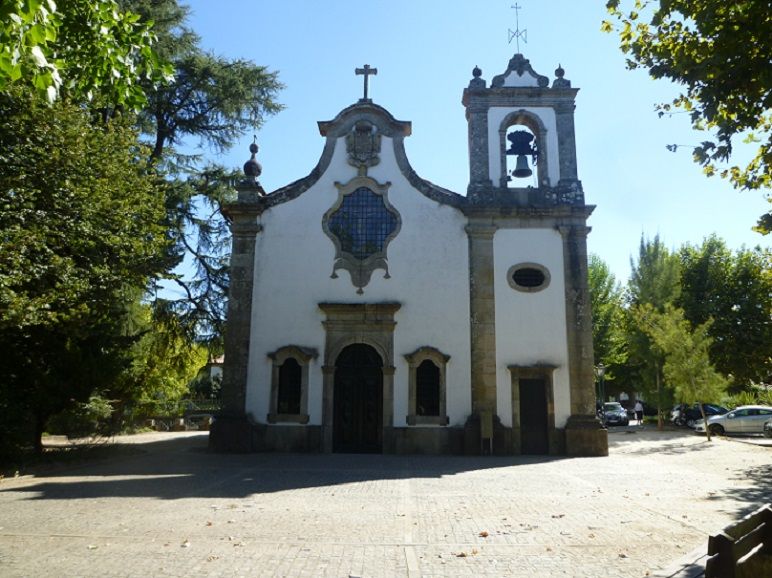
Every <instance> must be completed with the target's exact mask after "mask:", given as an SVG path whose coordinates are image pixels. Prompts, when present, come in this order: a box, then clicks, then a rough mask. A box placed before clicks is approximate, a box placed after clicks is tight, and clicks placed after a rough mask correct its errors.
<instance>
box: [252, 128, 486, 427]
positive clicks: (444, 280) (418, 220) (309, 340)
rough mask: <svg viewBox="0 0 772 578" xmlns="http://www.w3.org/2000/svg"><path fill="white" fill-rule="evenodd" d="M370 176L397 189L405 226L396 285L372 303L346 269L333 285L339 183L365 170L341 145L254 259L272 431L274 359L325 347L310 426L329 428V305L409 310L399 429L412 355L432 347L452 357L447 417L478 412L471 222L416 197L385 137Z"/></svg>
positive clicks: (400, 320) (398, 339)
mask: <svg viewBox="0 0 772 578" xmlns="http://www.w3.org/2000/svg"><path fill="white" fill-rule="evenodd" d="M368 175H369V176H370V177H372V178H374V179H375V180H377V181H378V182H380V183H384V182H391V187H390V188H389V192H388V199H389V202H390V203H391V204H392V206H393V207H394V208H395V209H396V210H397V211H398V212H399V213H400V216H401V219H402V226H401V229H400V232H399V234H398V235H397V237H396V238H395V239H394V240H393V241H392V242H391V243H390V244H389V246H388V250H387V255H388V261H389V274H390V276H391V278H390V279H384V271H383V270H382V269H378V270H376V271H374V272H373V275H372V277H371V279H370V282H369V284H368V285H367V286H366V287H364V294H363V295H357V293H356V290H357V289H356V287H355V286H354V285H353V284H352V283H351V277H350V275H349V273H348V271H346V270H342V269H339V270H338V271H337V274H338V278H337V279H331V278H330V275H331V273H332V266H333V260H334V257H335V248H334V246H333V243H332V241H331V240H330V239H329V237H327V235H325V234H324V232H323V230H322V216H323V215H324V213H325V212H327V211H328V210H329V208H330V207H331V206H332V205H333V204H334V203H335V201H336V200H337V198H338V192H337V189H336V187H335V185H334V182H335V181H338V182H340V183H346V182H348V181H349V180H350V179H352V178H353V177H355V176H356V169H355V168H354V167H352V166H350V165H349V164H348V163H347V162H346V148H345V143H344V141H343V139H339V140H338V142H337V144H336V148H335V154H334V156H333V159H332V161H331V164H330V167H329V168H328V170H327V171H326V172H325V174H324V175H322V177H321V178H320V179H319V180H318V181H317V183H316V184H315V185H314V186H313V187H312V188H310V189H309V190H308V191H306V192H305V193H303V194H302V195H300V196H299V197H298V198H296V199H294V200H292V201H289V202H287V203H283V204H281V205H278V206H276V207H273V208H271V209H269V210H268V211H266V212H265V213H264V214H263V216H262V218H261V223H262V225H263V232H262V233H260V234H259V235H258V242H257V245H256V250H255V284H254V294H253V302H252V341H251V347H250V359H249V370H248V387H247V411H248V412H251V413H252V415H253V418H254V419H255V420H257V421H258V422H265V419H266V414H267V413H268V410H269V395H270V378H271V362H270V360H269V359H268V358H267V354H268V353H270V352H272V351H275V350H276V349H278V348H279V347H282V346H285V345H299V346H304V347H313V348H316V349H317V351H318V352H319V356H318V357H317V359H316V360H314V362H313V363H312V364H311V366H310V368H309V395H308V411H309V415H310V421H309V423H310V424H316V425H318V424H321V423H322V372H321V365H322V364H323V362H324V346H325V332H324V328H323V326H322V321H323V319H324V314H323V313H322V312H321V310H319V308H318V307H317V304H318V303H321V302H338V303H377V302H383V301H397V302H399V303H401V304H402V307H401V308H400V310H399V311H398V312H397V313H396V314H395V320H396V322H397V326H396V328H395V333H394V356H395V359H394V365H395V373H394V425H395V426H397V427H400V426H405V425H406V422H405V417H406V416H407V414H408V366H407V361H406V360H405V358H404V355H405V354H408V353H412V352H413V351H415V350H416V349H417V348H418V347H421V346H424V345H429V346H432V347H435V348H437V349H439V350H440V351H442V352H443V353H445V354H447V355H450V357H451V359H450V361H449V362H448V365H447V374H446V375H447V411H448V417H449V418H450V424H451V425H460V424H463V423H464V421H465V419H466V416H467V415H468V414H469V413H470V408H471V393H470V388H469V375H470V359H469V350H470V347H469V267H468V243H467V238H466V233H465V231H464V226H465V224H466V219H465V217H464V216H463V215H462V214H461V213H460V212H459V211H457V210H455V209H453V208H451V207H448V206H446V205H441V204H439V203H436V202H434V201H432V200H430V199H428V198H427V197H425V196H424V195H423V194H421V193H420V192H418V191H416V190H414V189H413V188H412V186H411V185H410V184H409V182H408V181H407V180H406V179H405V178H404V177H403V176H402V174H401V173H400V172H399V170H398V168H397V164H396V159H395V156H394V151H393V146H392V139H390V138H386V137H384V138H383V141H382V146H381V162H380V164H379V165H377V166H375V167H372V168H370V169H369V173H368Z"/></svg>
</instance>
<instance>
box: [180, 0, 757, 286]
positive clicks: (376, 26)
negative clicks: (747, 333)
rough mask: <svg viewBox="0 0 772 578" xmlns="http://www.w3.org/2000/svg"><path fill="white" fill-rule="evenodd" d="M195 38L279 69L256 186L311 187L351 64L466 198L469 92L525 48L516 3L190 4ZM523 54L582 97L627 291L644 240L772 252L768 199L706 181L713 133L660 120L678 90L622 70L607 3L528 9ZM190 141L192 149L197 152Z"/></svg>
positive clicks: (339, 0) (412, 144) (312, 0)
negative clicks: (714, 238) (279, 87)
mask: <svg viewBox="0 0 772 578" xmlns="http://www.w3.org/2000/svg"><path fill="white" fill-rule="evenodd" d="M187 4H188V5H189V6H190V7H191V8H192V16H191V20H190V24H191V27H192V28H193V29H194V30H195V31H196V32H197V33H198V34H199V35H200V36H201V37H202V43H203V46H204V47H205V48H206V49H207V50H211V51H213V52H215V53H217V54H219V55H222V56H227V57H230V58H246V59H249V60H252V61H253V62H255V63H256V64H260V65H264V66H267V67H268V68H269V69H271V70H275V71H278V72H279V77H280V79H281V81H282V82H283V83H284V84H285V86H286V88H285V89H284V90H283V91H282V92H281V93H280V95H279V100H280V102H281V103H282V104H284V105H285V107H286V108H285V110H284V111H283V112H281V113H279V114H278V115H276V116H273V117H269V118H268V119H267V121H266V122H265V124H264V125H263V127H261V128H260V129H259V130H258V131H256V134H257V139H258V144H259V145H260V153H259V154H258V160H259V161H260V163H261V164H262V166H263V174H262V176H261V178H260V181H261V183H262V185H263V187H264V188H265V189H266V190H267V191H273V190H275V189H277V188H279V187H282V186H284V185H286V184H288V183H290V182H292V181H294V180H297V179H299V178H301V177H304V176H306V175H307V174H308V173H309V172H310V171H311V170H312V169H313V168H314V166H315V165H316V163H317V161H318V159H319V156H320V155H321V152H322V148H323V146H324V139H323V137H321V136H320V135H319V131H318V128H317V124H316V123H317V121H320V120H331V119H332V118H334V117H335V115H336V114H337V113H338V112H339V111H340V110H342V109H343V108H345V107H347V106H349V105H350V104H353V103H354V102H355V101H356V100H357V99H359V98H360V97H361V96H362V77H356V76H355V75H354V68H356V67H361V66H362V65H364V64H365V63H367V64H370V65H371V66H374V67H377V68H378V75H377V76H376V77H371V83H370V96H371V98H372V99H373V101H374V102H375V103H377V104H379V105H381V106H383V107H385V108H386V109H387V110H389V111H390V112H391V113H392V114H393V115H394V116H395V117H396V118H397V119H399V120H407V121H411V122H412V123H413V134H412V136H410V137H409V138H407V139H406V141H405V148H406V151H407V154H408V159H409V160H410V163H411V165H412V166H413V168H414V169H415V170H416V172H417V173H418V174H419V175H420V176H421V177H423V178H425V179H428V180H430V181H432V182H434V183H436V184H438V185H440V186H442V187H445V188H448V189H451V190H453V191H456V192H459V193H462V194H463V193H465V191H466V185H467V182H468V176H469V164H468V150H467V126H466V119H465V117H464V107H463V106H462V104H461V94H462V91H463V89H464V87H466V86H467V84H468V83H469V80H470V79H471V78H472V74H471V73H472V68H474V66H479V67H480V68H481V69H482V70H483V78H485V79H486V80H488V81H490V80H491V79H492V78H493V76H495V75H497V74H500V73H502V72H504V70H505V69H506V66H507V62H508V60H509V58H511V56H512V55H513V54H514V53H515V52H517V48H516V45H515V41H514V40H513V41H512V43H511V44H510V43H508V33H507V31H508V29H510V28H511V29H513V30H514V29H515V27H516V25H515V10H513V9H512V8H511V6H512V5H513V4H514V2H513V1H509V0H504V1H502V0H476V1H473V0H443V1H442V2H440V1H439V0H358V1H353V0H328V1H326V2H324V1H318V0H283V1H281V2H276V1H272V2H268V1H262V0H221V1H218V2H215V1H214V0H190V1H188V2H187ZM518 4H519V5H520V6H521V7H522V9H521V10H520V11H519V21H520V28H521V29H526V30H527V43H522V42H521V44H520V52H522V53H523V54H524V55H525V57H526V58H528V59H529V60H530V61H531V65H532V66H533V68H534V69H535V70H536V71H537V72H538V73H540V74H543V75H545V76H548V77H550V78H553V77H554V70H555V68H557V66H558V64H560V65H562V67H563V68H564V69H565V77H566V78H567V79H569V80H571V82H572V85H573V86H574V87H576V88H580V91H579V94H578V96H577V101H576V137H577V156H578V166H579V178H580V179H581V180H582V184H583V186H584V191H585V197H586V200H587V202H588V203H589V204H593V205H597V208H596V209H595V212H594V214H593V215H592V217H591V218H590V222H589V224H590V225H591V226H592V229H593V230H592V233H591V234H590V236H589V238H588V243H589V249H590V251H591V252H593V253H596V254H597V255H599V256H600V257H601V258H602V259H603V260H605V261H606V262H607V263H608V264H609V266H610V267H611V269H612V271H613V272H614V273H615V275H616V276H617V278H618V279H619V280H622V281H624V280H626V279H627V277H628V276H629V273H630V256H631V255H637V250H638V244H639V241H640V238H641V234H644V235H646V236H648V237H653V236H654V235H655V234H659V235H660V238H661V239H662V240H663V241H664V243H665V244H666V245H667V246H669V247H671V248H677V247H679V246H680V245H681V244H683V243H692V244H699V243H700V242H701V241H702V239H703V238H704V237H706V236H708V235H710V234H712V233H716V234H718V235H719V236H720V237H722V238H724V239H725V240H726V241H727V243H728V244H729V246H730V247H732V248H739V247H740V246H742V245H746V246H755V245H762V246H769V243H770V239H769V238H768V237H762V236H761V235H759V234H757V233H754V232H753V231H751V227H752V226H753V225H754V224H755V223H756V220H757V218H758V217H759V215H761V214H762V213H764V212H765V211H767V210H768V203H767V202H766V201H765V199H764V197H763V193H760V192H742V193H741V192H737V191H735V190H734V189H732V187H731V186H730V185H729V183H728V182H726V181H723V180H720V179H719V178H717V177H714V178H710V179H708V178H706V177H705V176H704V175H703V174H702V172H701V169H700V167H698V166H697V165H695V164H694V163H693V162H692V160H691V153H690V149H688V148H681V149H679V150H678V151H677V152H676V153H672V152H669V151H668V150H666V149H665V145H666V144H673V143H676V144H680V145H693V144H697V143H699V142H700V141H701V140H705V134H701V133H697V132H694V131H692V130H691V128H690V126H689V121H688V118H687V117H686V115H674V116H672V117H666V118H658V116H657V114H656V113H655V112H654V105H655V103H657V102H664V101H669V100H671V99H672V98H673V97H675V96H676V95H677V93H678V87H676V86H674V85H672V84H670V83H668V82H667V81H654V80H651V79H650V78H649V77H648V76H647V74H646V73H645V72H642V71H628V70H627V69H626V67H625V62H624V56H623V55H622V53H621V52H620V51H619V49H618V40H617V37H616V36H614V35H610V34H604V33H602V32H600V25H601V21H602V20H603V19H604V18H605V17H606V11H605V1H604V0H593V1H590V0H582V1H577V0H538V1H537V0H518ZM250 142H252V136H251V135H250V136H249V137H245V138H244V139H243V140H242V141H241V142H240V143H238V144H237V145H236V146H235V147H234V149H233V150H232V151H230V152H229V153H227V154H225V155H222V156H218V155H215V154H214V153H212V152H211V151H205V152H206V154H207V156H209V157H210V158H211V159H212V160H215V161H217V162H220V163H223V164H225V165H227V166H229V167H236V166H241V165H242V164H243V163H244V161H246V160H247V158H248V157H249V153H248V146H249V143H250ZM191 144H195V143H191Z"/></svg>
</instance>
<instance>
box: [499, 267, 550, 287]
mask: <svg viewBox="0 0 772 578" xmlns="http://www.w3.org/2000/svg"><path fill="white" fill-rule="evenodd" d="M507 281H509V284H510V286H511V287H512V288H513V289H517V290H518V291H525V292H534V291H541V290H542V289H546V287H547V286H548V285H549V282H550V274H549V271H547V269H546V268H544V267H542V266H541V265H537V264H535V263H521V264H519V265H515V266H513V267H510V269H509V271H508V272H507Z"/></svg>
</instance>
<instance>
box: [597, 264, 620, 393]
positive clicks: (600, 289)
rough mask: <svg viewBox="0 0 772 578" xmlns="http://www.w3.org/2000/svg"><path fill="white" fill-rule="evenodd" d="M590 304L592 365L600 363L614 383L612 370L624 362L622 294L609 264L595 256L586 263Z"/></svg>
mask: <svg viewBox="0 0 772 578" xmlns="http://www.w3.org/2000/svg"><path fill="white" fill-rule="evenodd" d="M588 280H589V288H590V300H591V303H592V345H593V351H594V353H595V360H594V361H595V365H596V366H597V365H598V364H599V363H603V365H604V366H606V367H607V368H608V369H607V370H606V377H605V379H607V380H613V379H614V375H615V373H614V372H615V368H616V367H617V366H619V365H621V364H623V363H624V362H625V361H626V359H627V351H626V347H625V335H624V330H623V327H624V317H625V311H624V308H623V303H624V294H623V291H622V288H621V287H620V286H619V283H618V282H617V280H616V278H615V277H614V275H613V273H611V271H610V269H609V268H608V265H606V263H605V262H604V261H603V260H602V259H601V258H600V257H598V256H597V255H590V259H589V263H588Z"/></svg>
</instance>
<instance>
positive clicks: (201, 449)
mask: <svg viewBox="0 0 772 578" xmlns="http://www.w3.org/2000/svg"><path fill="white" fill-rule="evenodd" d="M207 442H208V438H207V436H206V435H200V436H188V437H184V438H174V439H164V440H160V441H152V442H147V443H142V444H141V446H140V447H141V448H142V451H141V453H140V454H139V455H137V454H133V455H125V453H124V455H121V456H120V457H116V458H114V459H108V460H105V461H101V462H97V463H93V462H91V463H87V464H82V465H78V466H74V467H72V468H67V469H59V470H58V471H53V472H45V471H44V472H40V473H38V474H36V475H35V477H34V478H33V479H32V480H30V479H26V480H20V481H19V482H13V481H12V480H9V485H10V487H3V485H5V484H3V485H0V493H9V492H22V493H24V494H25V499H31V500H38V499H46V500H67V499H88V498H104V497H153V498H158V499H164V500H174V499H184V498H190V497H210V498H241V497H245V496H249V495H252V494H256V493H272V492H281V491H285V490H294V489H301V488H313V487H325V486H335V485H342V484H351V483H362V482H368V481H378V480H394V479H409V478H440V477H442V476H451V475H454V474H457V473H461V472H467V471H474V470H485V469H495V468H507V467H511V466H519V465H529V464H538V463H549V462H554V461H558V460H561V459H565V458H564V457H560V456H506V457H498V456H484V457H483V456H478V457H475V456H472V457H467V456H419V455H411V456H395V455H380V454H379V455H355V454H279V453H262V454H260V453H255V454H239V455H235V454H215V453H212V452H210V451H209V450H208V449H207ZM125 445H126V446H131V447H133V448H136V447H137V444H125ZM115 446H116V450H118V451H119V453H120V450H121V449H122V447H123V446H124V444H122V443H116V444H115ZM46 478H51V479H50V480H48V481H46Z"/></svg>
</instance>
